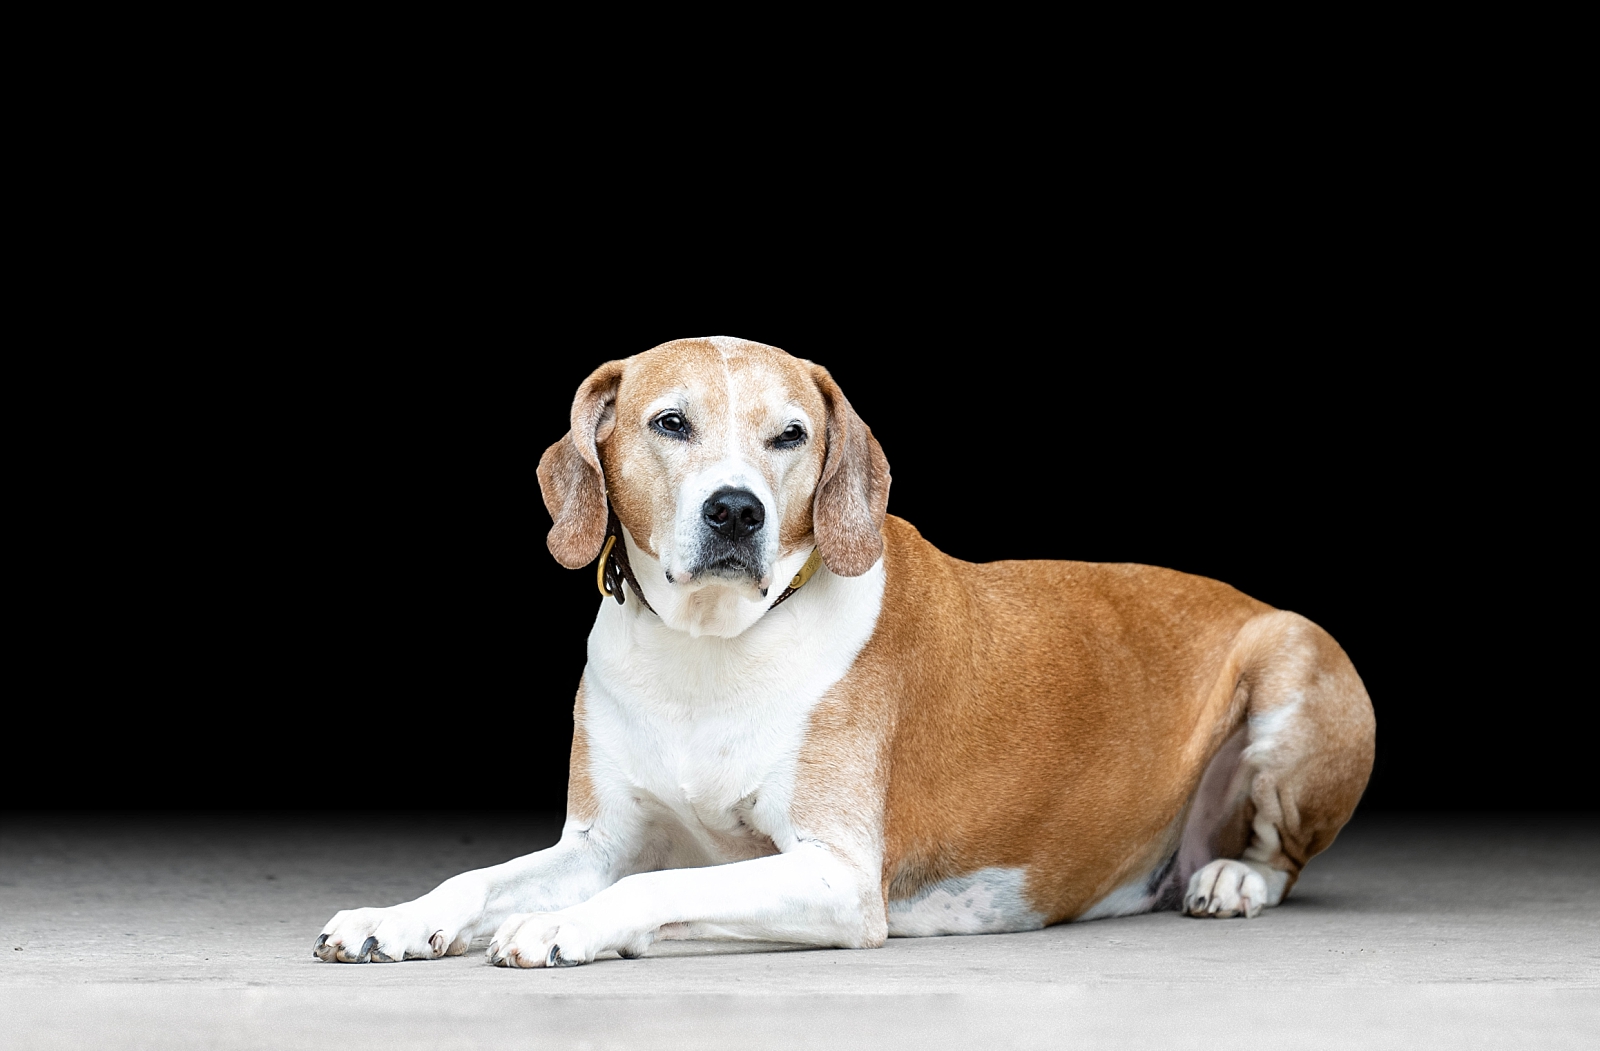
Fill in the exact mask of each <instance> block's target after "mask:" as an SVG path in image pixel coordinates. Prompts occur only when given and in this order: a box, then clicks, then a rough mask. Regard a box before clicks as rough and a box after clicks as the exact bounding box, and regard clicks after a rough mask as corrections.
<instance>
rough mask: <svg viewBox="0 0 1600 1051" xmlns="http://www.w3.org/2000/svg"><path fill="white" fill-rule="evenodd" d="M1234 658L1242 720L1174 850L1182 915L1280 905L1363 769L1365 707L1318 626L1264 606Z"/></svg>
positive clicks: (1248, 912)
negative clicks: (1176, 858)
mask: <svg viewBox="0 0 1600 1051" xmlns="http://www.w3.org/2000/svg"><path fill="white" fill-rule="evenodd" d="M1234 656H1235V659H1234V660H1233V661H1231V662H1230V667H1232V668H1235V669H1237V672H1236V675H1237V679H1236V682H1235V690H1236V696H1241V695H1242V696H1243V698H1244V701H1245V703H1244V705H1243V712H1242V715H1243V725H1241V726H1240V727H1239V729H1238V730H1237V731H1236V732H1235V733H1234V734H1233V735H1232V736H1231V737H1229V738H1228V740H1227V741H1226V743H1224V744H1223V745H1222V747H1221V748H1220V749H1219V750H1218V751H1217V753H1216V755H1215V757H1214V758H1213V759H1212V761H1211V764H1210V766H1209V767H1208V768H1207V770H1206V772H1205V776H1204V777H1203V778H1202V780H1201V784H1200V787H1199V789H1198V790H1197V792H1196V795H1195V799H1194V801H1193V803H1192V804H1191V808H1190V816H1189V819H1188V821H1187V823H1186V825H1185V829H1184V836H1183V843H1182V846H1181V848H1180V850H1179V864H1178V873H1177V876H1178V880H1179V881H1180V882H1179V885H1180V886H1182V885H1183V884H1182V882H1181V881H1184V880H1187V889H1186V891H1185V893H1184V896H1183V902H1182V910H1183V911H1184V912H1186V913H1188V914H1189V915H1191V916H1213V917H1227V916H1255V915H1256V914H1257V913H1259V912H1260V911H1261V909H1262V908H1264V907H1267V906H1272V905H1277V904H1278V903H1279V902H1281V901H1282V900H1283V898H1284V896H1285V895H1286V894H1288V892H1289V889H1290V888H1291V887H1293V886H1294V883H1295V880H1296V879H1297V878H1298V877H1299V875H1300V870H1301V869H1302V868H1304V867H1305V864H1306V862H1307V861H1309V860H1310V859H1311V858H1312V857H1313V856H1315V855H1316V854H1318V853H1319V852H1321V851H1322V850H1324V849H1326V848H1327V846H1328V845H1329V844H1330V843H1332V842H1333V838H1334V836H1336V835H1338V833H1339V829H1340V828H1342V827H1343V826H1344V823H1345V822H1346V821H1348V820H1349V818H1350V815H1351V813H1352V812H1353V811H1354V810H1355V807H1356V803H1357V802H1358V801H1359V800H1360V798H1361V793H1362V791H1363V790H1364V789H1365V788H1366V784H1367V777H1368V775H1369V774H1370V773H1371V772H1372V757H1373V746H1374V721H1373V715H1372V702H1371V701H1370V700H1369V699H1368V697H1367V691H1366V688H1365V687H1364V686H1363V685H1362V684H1361V679H1360V677H1359V676H1358V675H1357V674H1356V670H1355V667H1354V666H1353V665H1352V664H1351V663H1350V658H1349V657H1347V656H1346V655H1345V653H1344V651H1343V650H1342V649H1340V648H1339V644H1338V643H1336V642H1334V640H1333V638H1332V637H1331V636H1330V635H1329V634H1328V633H1327V632H1325V631H1323V630H1322V629H1321V628H1319V627H1317V626H1316V625H1315V624H1313V623H1311V622H1310V621H1309V620H1306V619H1305V618H1304V617H1301V616H1299V615H1297V614H1294V613H1285V612H1273V613H1264V614H1261V615H1260V616H1257V617H1255V618H1254V619H1252V620H1251V621H1250V622H1249V623H1248V624H1246V625H1245V626H1244V628H1243V629H1241V631H1240V633H1239V636H1238V638H1237V640H1236V644H1235V653H1234ZM1234 707H1235V710H1236V711H1237V710H1238V706H1237V705H1236V706H1234Z"/></svg>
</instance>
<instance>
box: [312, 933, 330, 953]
mask: <svg viewBox="0 0 1600 1051" xmlns="http://www.w3.org/2000/svg"><path fill="white" fill-rule="evenodd" d="M326 944H328V936H327V935H326V934H324V935H323V936H322V937H320V938H318V939H317V944H315V945H313V946H312V947H311V955H312V956H321V955H322V947H323V946H324V945H326Z"/></svg>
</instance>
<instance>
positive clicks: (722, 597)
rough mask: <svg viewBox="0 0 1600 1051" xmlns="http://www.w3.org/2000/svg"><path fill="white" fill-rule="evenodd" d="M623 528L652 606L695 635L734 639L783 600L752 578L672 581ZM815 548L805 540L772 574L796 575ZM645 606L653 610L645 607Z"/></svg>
mask: <svg viewBox="0 0 1600 1051" xmlns="http://www.w3.org/2000/svg"><path fill="white" fill-rule="evenodd" d="M618 528H619V530H620V532H621V534H622V543H623V544H624V545H625V546H626V550H627V558H628V562H629V564H630V566H631V568H632V570H633V577H634V580H635V581H637V582H638V584H639V587H640V588H641V589H642V590H643V592H644V599H645V601H646V602H648V603H649V608H650V610H652V611H654V612H655V613H656V615H657V616H659V617H660V618H661V622H662V623H663V624H665V625H666V626H667V627H669V628H672V629H674V630H676V631H682V632H685V633H687V634H689V635H690V636H692V637H695V638H699V637H700V636H702V635H714V636H717V637H720V638H725V639H731V638H733V637H735V636H737V635H741V634H743V633H744V632H745V630H746V629H748V628H749V627H750V626H751V625H753V624H755V622H756V621H758V620H760V619H761V617H762V616H763V615H764V614H765V613H766V612H767V610H768V609H770V608H772V607H773V606H774V605H776V604H777V602H778V600H779V595H778V594H773V593H772V592H771V591H770V590H769V592H768V593H767V594H765V595H763V594H762V593H761V591H760V589H759V588H757V587H756V586H755V584H754V583H753V582H743V583H733V582H729V583H722V582H720V581H716V580H710V581H705V582H700V581H695V582H691V583H688V584H669V583H667V579H666V571H665V569H664V568H663V567H662V565H661V563H660V562H659V561H657V560H656V559H655V558H653V557H651V556H650V555H649V554H648V553H647V552H646V551H644V550H643V549H642V548H640V547H639V545H638V544H635V543H634V542H633V537H632V536H630V535H629V534H628V529H627V527H626V526H619V527H618ZM813 549H814V548H813V545H811V544H804V545H801V546H800V547H798V548H796V549H795V550H794V551H792V552H790V553H789V554H787V555H784V556H782V557H781V558H779V559H778V564H777V565H776V566H775V567H774V569H773V574H772V578H773V579H774V580H781V581H785V582H787V581H788V580H790V579H791V578H793V577H794V576H795V575H796V574H798V573H799V572H800V570H801V569H802V568H803V567H804V566H805V564H806V560H807V559H809V558H810V557H811V552H812V551H813ZM629 587H632V584H631V583H630V584H629ZM640 612H641V613H645V615H646V616H648V615H649V614H648V613H647V612H646V611H645V610H643V609H641V610H640Z"/></svg>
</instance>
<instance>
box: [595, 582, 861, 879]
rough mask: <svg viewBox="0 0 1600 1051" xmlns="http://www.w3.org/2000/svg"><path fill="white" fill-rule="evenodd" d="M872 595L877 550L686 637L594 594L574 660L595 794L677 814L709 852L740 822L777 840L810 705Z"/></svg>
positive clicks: (840, 671)
mask: <svg viewBox="0 0 1600 1051" xmlns="http://www.w3.org/2000/svg"><path fill="white" fill-rule="evenodd" d="M882 596H883V567H882V564H881V563H880V564H879V565H878V566H875V567H874V568H873V569H872V570H871V571H869V572H868V573H866V574H864V575H863V576H861V577H856V578H843V577H837V576H834V575H833V574H831V573H819V574H817V576H816V577H815V578H813V579H812V581H811V582H810V583H809V584H808V585H807V586H806V587H805V588H804V589H802V590H801V591H800V592H798V593H796V594H795V595H794V596H793V597H791V598H790V599H789V600H788V601H787V602H785V603H784V604H783V605H782V606H780V607H778V608H777V609H775V610H772V611H771V612H769V613H767V614H766V615H765V616H764V617H762V619H761V620H759V621H758V622H757V623H756V624H755V625H753V626H752V627H750V628H749V629H747V630H746V631H744V632H743V633H742V634H740V635H738V636H736V637H734V638H718V637H714V636H701V637H699V638H693V637H690V636H689V635H688V634H687V633H685V632H681V631H675V630H673V629H671V628H668V627H666V626H665V625H663V624H662V623H661V622H660V621H659V620H658V619H657V618H656V617H655V615H654V614H652V613H650V612H648V611H646V610H644V609H643V607H642V606H641V605H640V604H638V603H629V604H628V605H626V606H618V605H616V604H615V603H613V602H607V603H605V604H604V605H603V606H602V608H601V611H600V615H599V617H598V618H596V620H595V626H594V629H593V631H592V632H591V633H590V635H589V664H588V668H587V669H586V670H585V673H584V682H585V691H584V698H585V700H584V707H585V720H584V730H585V733H586V735H587V738H588V743H589V756H590V775H591V777H592V778H593V780H594V783H595V787H596V791H597V794H598V795H599V797H600V800H601V805H602V807H603V808H605V809H608V810H613V811H617V810H621V811H630V810H631V811H633V812H634V813H635V814H636V815H637V816H638V817H639V818H640V819H641V820H643V821H645V822H647V823H649V822H653V823H654V824H656V825H657V826H661V827H663V828H667V829H669V831H673V830H671V826H672V825H674V824H676V825H678V826H681V834H687V835H690V836H692V837H694V838H695V840H696V843H695V846H697V847H698V848H699V849H700V852H701V853H703V854H708V855H710V856H711V857H712V858H713V859H716V858H720V859H722V860H727V859H728V858H729V857H730V856H732V855H735V854H737V853H739V851H738V849H737V848H736V847H730V844H729V840H730V839H737V838H738V837H741V836H747V835H749V834H752V833H760V834H761V835H764V836H766V837H769V838H770V839H771V840H772V841H773V842H774V843H775V844H776V845H777V846H778V848H779V849H784V847H785V845H786V840H790V839H792V837H793V831H792V829H791V828H790V824H789V819H788V808H789V801H790V798H791V796H792V793H793V786H794V771H795V761H796V759H797V758H798V756H799V754H800V750H801V748H802V746H803V745H804V743H805V739H806V731H807V728H808V726H809V722H810V715H811V712H812V709H813V708H815V706H816V704H817V702H818V701H819V700H820V699H821V698H822V696H823V694H824V693H826V692H827V690H828V688H829V687H831V686H832V685H833V684H834V683H836V682H838V681H839V679H841V678H842V677H843V676H844V674H845V673H846V672H847V671H848V670H849V668H850V665H851V663H852V662H853V661H854V660H855V657H856V654H857V653H859V652H860V650H861V647H862V646H864V645H865V644H866V642H867V639H868V638H870V637H871V634H872V629H873V627H874V626H875V625H876V623H877V618H878V610H879V607H880V605H881V602H882ZM668 815H670V816H671V818H673V819H675V821H665V820H662V819H663V818H665V817H667V816H668ZM618 816H620V815H618Z"/></svg>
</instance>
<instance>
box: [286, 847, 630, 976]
mask: <svg viewBox="0 0 1600 1051" xmlns="http://www.w3.org/2000/svg"><path fill="white" fill-rule="evenodd" d="M591 832H592V830H590V829H587V828H583V827H581V826H579V825H577V824H576V823H575V822H571V821H569V822H568V825H567V828H566V830H565V831H564V832H563V833H562V836H561V841H560V842H559V843H557V844H556V845H555V846H553V847H551V848H550V849H548V850H541V851H539V852H537V853H534V854H528V855H526V856H524V857H520V858H515V859H513V860H511V861H507V862H505V863H504V864H501V865H493V866H490V867H489V868H484V869H475V870H473V871H471V872H463V873H462V874H461V875H459V876H452V877H450V878H449V879H447V880H445V881H444V882H443V883H441V884H439V886H437V887H435V888H434V889H433V890H431V891H429V892H428V893H426V894H424V895H423V896H422V897H420V898H417V899H416V900H414V901H408V902H404V903H402V904H400V905H394V906H390V907H389V908H371V909H346V910H344V911H343V912H340V913H338V914H337V915H335V916H334V917H333V919H331V920H329V921H328V922H327V924H326V925H325V926H324V927H323V928H322V935H321V937H319V938H318V939H317V943H316V945H315V946H314V947H313V949H312V951H313V952H314V953H315V954H316V955H317V956H318V957H319V958H321V959H323V960H326V961H328V962H330V963H335V962H336V963H366V962H368V961H372V962H376V963H390V962H393V961H397V960H415V959H433V958H436V957H440V956H459V955H460V954H461V953H463V952H465V951H466V950H467V946H469V945H470V944H471V943H472V940H473V939H474V938H476V937H477V936H479V935H481V934H488V933H489V932H491V931H493V930H495V929H496V928H498V927H499V926H500V925H501V924H502V923H504V922H505V919H506V917H508V916H510V915H512V914H513V913H518V912H528V911H531V910H535V909H540V910H551V909H563V908H566V907H567V906H569V905H575V904H577V903H578V902H581V901H584V900H585V899H587V898H590V897H592V896H593V895H594V894H596V893H598V892H599V891H600V890H602V889H603V888H605V887H606V886H608V885H609V884H611V883H612V882H613V881H614V880H615V878H616V876H615V872H616V871H617V865H616V861H617V859H618V857H619V854H620V853H622V852H619V851H618V850H617V849H616V846H617V845H616V844H614V843H608V841H607V840H606V839H605V838H604V837H601V836H599V835H594V834H591Z"/></svg>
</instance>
